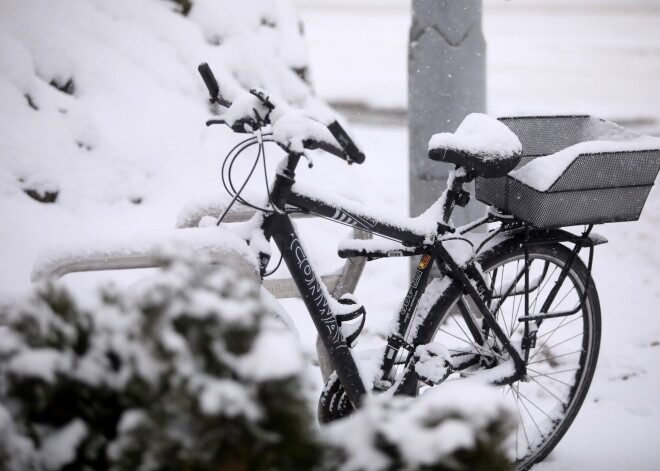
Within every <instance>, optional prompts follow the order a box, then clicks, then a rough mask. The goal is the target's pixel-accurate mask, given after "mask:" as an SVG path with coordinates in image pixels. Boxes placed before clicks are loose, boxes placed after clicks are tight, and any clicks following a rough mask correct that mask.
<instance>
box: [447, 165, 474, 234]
mask: <svg viewBox="0 0 660 471" xmlns="http://www.w3.org/2000/svg"><path fill="white" fill-rule="evenodd" d="M474 178H475V175H474V173H473V172H469V171H467V170H465V169H464V168H463V167H459V166H456V169H455V170H454V171H452V172H449V176H448V177H447V189H446V190H445V191H444V193H443V194H442V196H441V199H442V201H443V203H442V222H443V223H444V224H445V225H447V226H450V225H451V224H450V223H449V220H450V219H451V215H452V213H453V212H454V207H455V206H456V205H458V206H461V207H464V206H465V205H466V204H467V203H468V202H469V201H470V193H469V192H467V191H465V190H464V189H463V186H464V185H465V184H466V183H470V182H471V181H472V180H474Z"/></svg>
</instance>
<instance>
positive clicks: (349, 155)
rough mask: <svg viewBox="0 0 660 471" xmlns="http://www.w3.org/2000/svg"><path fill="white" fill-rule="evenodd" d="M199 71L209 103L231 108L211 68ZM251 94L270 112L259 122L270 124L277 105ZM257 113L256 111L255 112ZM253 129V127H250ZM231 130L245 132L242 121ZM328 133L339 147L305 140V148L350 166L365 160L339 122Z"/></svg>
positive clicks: (258, 93)
mask: <svg viewBox="0 0 660 471" xmlns="http://www.w3.org/2000/svg"><path fill="white" fill-rule="evenodd" d="M197 70H198V71H199V74H200V75H201V76H202V80H204V84H205V85H206V88H207V89H208V91H209V101H210V102H211V103H218V104H220V105H222V106H224V107H226V108H229V107H230V106H232V102H230V101H228V100H226V99H225V98H223V97H222V95H221V94H220V87H219V86H218V81H217V80H216V79H215V76H214V75H213V71H212V70H211V67H209V65H208V64H207V63H206V62H203V63H201V64H200V65H199V67H197ZM250 94H252V95H254V96H255V97H256V98H257V99H259V101H260V102H261V103H262V104H263V105H264V107H265V108H266V110H267V111H268V113H267V115H266V116H265V119H263V120H259V121H260V122H261V124H262V125H263V124H270V122H269V120H268V115H269V114H270V111H272V110H273V109H275V105H274V104H273V103H272V102H271V101H270V99H269V97H268V96H266V95H265V94H264V93H263V92H262V91H259V90H250ZM255 112H256V110H255ZM246 122H249V124H251V125H253V124H255V123H253V120H252V119H248V121H246ZM220 123H223V124H227V123H225V122H224V121H223V120H209V121H207V123H206V125H207V126H209V125H211V124H220ZM250 127H252V126H250ZM231 128H232V129H233V130H234V131H235V132H245V131H244V130H243V129H244V126H243V124H242V121H238V122H237V123H234V125H232V126H231ZM327 128H328V131H330V133H331V134H332V136H333V137H334V138H335V140H336V141H337V143H339V147H337V146H335V145H334V144H333V143H330V142H326V141H321V140H318V139H305V140H303V147H304V148H306V149H322V150H324V151H326V152H328V153H330V154H332V155H335V156H337V157H339V158H341V159H343V160H345V161H346V162H348V163H349V164H351V163H357V164H361V163H363V162H364V160H365V155H364V153H363V152H362V151H361V150H360V149H359V147H358V146H357V145H356V144H355V142H353V140H352V139H351V138H350V136H349V135H348V133H347V132H346V130H345V129H344V128H343V127H342V126H341V124H339V122H338V121H333V122H332V123H330V124H329V125H327Z"/></svg>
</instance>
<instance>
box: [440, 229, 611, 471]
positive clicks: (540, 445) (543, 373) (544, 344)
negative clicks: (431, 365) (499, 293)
mask: <svg viewBox="0 0 660 471" xmlns="http://www.w3.org/2000/svg"><path fill="white" fill-rule="evenodd" d="M570 254H571V251H570V250H569V249H568V248H566V247H564V246H563V245H560V244H553V245H533V246H530V247H529V255H530V259H531V266H530V272H531V274H532V275H534V274H536V272H537V271H538V270H537V269H539V268H540V269H541V270H543V269H542V266H545V264H546V262H547V263H548V264H549V265H553V266H554V267H553V268H552V270H553V271H552V272H550V269H548V270H546V278H547V280H541V282H540V283H539V285H538V286H537V288H536V290H535V292H532V293H530V298H531V299H532V301H533V302H532V303H531V306H532V307H535V308H536V309H535V311H534V312H538V310H539V309H540V308H539V307H538V305H539V304H541V303H539V302H538V301H539V299H540V298H541V296H543V294H545V293H546V292H547V290H549V289H550V286H551V280H552V279H553V278H555V275H556V274H557V271H558V270H559V269H560V268H563V267H564V266H565V265H566V264H567V262H568V260H569V257H570ZM479 262H480V263H481V266H482V269H483V272H484V273H485V274H486V279H487V281H488V282H489V283H492V284H491V286H495V288H496V289H497V283H498V282H497V277H498V276H500V275H501V276H500V279H503V278H504V277H505V276H506V274H504V272H505V270H509V271H511V270H510V269H515V270H516V273H517V270H519V269H520V267H521V264H522V266H524V249H523V248H522V247H521V245H520V244H519V243H517V242H516V241H509V242H508V243H507V242H504V243H502V244H501V245H499V246H496V247H494V248H492V249H490V250H488V251H487V252H485V253H483V254H481V256H480V257H479ZM514 264H515V268H514ZM530 278H532V277H531V276H530ZM493 280H495V281H493ZM569 280H570V281H569ZM567 283H569V284H570V285H571V286H572V288H570V289H566V287H567V286H568V285H567ZM503 286H505V285H503ZM509 286H510V285H509ZM565 289H566V292H565V293H562V290H565ZM562 290H560V294H559V295H558V296H557V297H556V298H555V300H557V299H559V301H556V305H555V306H554V308H551V309H550V310H549V312H554V311H556V310H562V309H561V308H562V307H565V306H563V304H564V301H565V300H566V299H567V298H568V297H569V296H570V297H572V298H574V299H575V300H576V301H577V304H579V301H580V300H581V297H582V296H583V295H584V294H585V292H586V298H585V301H584V304H583V305H582V307H581V309H580V310H579V311H578V312H577V313H576V314H574V315H571V316H566V317H558V318H552V319H545V320H543V322H542V324H541V325H540V327H539V330H538V336H537V344H536V347H535V348H534V349H532V350H531V352H530V355H529V360H528V362H527V365H528V378H529V379H528V380H527V381H526V382H523V381H518V382H516V383H513V384H512V385H507V386H502V388H503V390H504V394H505V397H508V398H510V399H511V400H512V401H511V402H513V403H514V407H515V409H516V410H517V414H518V416H519V419H520V420H519V424H518V426H517V428H516V431H515V438H514V439H515V444H513V443H510V444H509V445H510V446H511V447H512V448H513V449H514V452H515V458H514V460H515V463H516V467H517V469H518V470H519V471H526V470H528V469H529V468H530V467H531V466H532V465H534V464H535V463H538V462H539V461H542V460H543V459H544V458H545V457H547V455H548V454H549V453H550V452H551V451H552V450H553V449H554V447H555V446H556V445H557V444H558V443H559V441H560V440H561V438H562V437H563V436H564V434H565V433H566V432H567V431H568V429H569V427H570V426H571V424H572V423H573V420H574V419H575V417H576V415H577V413H578V411H579V409H580V407H581V406H582V403H583V402H584V399H585V397H586V395H587V392H588V389H589V386H590V384H591V380H592V378H593V374H594V371H595V368H596V363H597V360H598V350H599V347H600V329H601V320H600V303H599V300H598V293H597V291H596V287H595V284H594V282H593V279H592V278H591V277H590V275H589V273H588V270H587V268H586V267H585V265H584V263H583V262H582V260H580V259H579V257H575V258H574V261H573V263H572V265H571V267H570V269H569V272H568V277H567V279H566V281H565V282H564V285H563V286H562ZM516 291H518V285H516V288H515V289H514V292H516ZM523 291H524V289H523ZM459 298H460V294H458V295H456V296H455V298H454V299H453V301H452V302H450V303H445V304H444V305H443V307H442V308H441V309H442V310H443V311H444V312H439V313H437V314H436V315H440V316H441V317H440V319H442V321H441V323H440V326H439V327H438V330H437V332H436V335H435V336H434V337H435V341H439V342H440V343H443V344H444V345H445V346H447V347H449V348H450V350H451V349H452V346H455V345H456V343H457V342H459V340H458V339H457V338H456V337H460V336H461V335H464V336H465V337H466V338H467V337H469V334H468V332H469V331H468V330H467V328H465V327H466V326H465V327H462V326H461V323H464V320H463V319H462V317H461V316H459V315H456V314H455V313H452V308H453V307H454V306H455V305H456V303H457V301H458V299H459ZM516 298H524V292H523V293H522V294H519V295H514V296H511V297H510V298H509V299H507V301H505V304H503V305H502V308H500V309H498V312H497V313H496V316H497V320H498V323H499V324H500V325H501V326H502V327H503V328H504V329H505V331H506V332H508V333H509V334H510V335H511V336H512V337H513V338H514V339H515V337H516V333H518V332H519V330H520V329H521V328H522V325H523V323H520V322H518V321H517V318H518V317H519V316H521V315H522V312H521V309H522V311H524V307H522V308H521V306H524V304H523V302H524V299H516ZM507 304H508V305H507ZM554 304H555V303H553V305H554ZM577 304H576V305H577ZM509 307H511V314H509V312H508V309H509ZM580 319H581V322H579V320H580ZM452 324H455V328H454V327H452ZM464 325H465V324H464ZM553 326H554V328H553ZM560 329H568V330H567V331H566V330H562V332H561V334H560V335H561V336H560V337H559V338H555V339H554V340H552V338H553V337H554V336H555V335H557V333H558V332H559V330H560ZM463 341H466V340H465V339H463ZM551 341H552V345H550V346H548V343H550V342H551ZM467 342H470V339H467ZM495 343H496V342H495ZM458 348H459V350H460V349H461V347H458ZM531 365H534V367H533V368H532V367H531ZM566 366H570V368H566ZM449 380H451V377H450V378H449ZM560 386H561V387H560ZM533 389H535V391H533V394H534V396H533V398H534V399H536V398H539V401H540V400H543V402H544V404H541V405H539V404H538V403H534V402H533V401H532V399H530V397H532V390H533ZM553 402H558V404H552V403H553ZM546 403H547V404H550V405H552V406H553V407H552V409H551V410H546V409H547V407H546ZM557 406H558V407H557ZM542 419H543V420H542ZM548 419H549V420H548ZM525 423H527V427H526V426H525ZM539 423H541V424H544V425H543V427H544V428H543V430H542V427H541V426H540V425H539ZM528 427H529V428H531V429H532V430H531V431H532V432H534V435H537V434H538V435H537V438H536V439H535V440H534V441H533V443H530V437H529V435H530V434H531V433H530V432H529V431H528V430H527V428H528ZM534 428H536V429H537V430H534ZM539 435H540V436H539ZM514 439H511V440H514ZM525 441H526V443H527V445H526V448H525V443H524V442H525ZM521 449H522V450H524V451H521ZM512 458H513V457H512Z"/></svg>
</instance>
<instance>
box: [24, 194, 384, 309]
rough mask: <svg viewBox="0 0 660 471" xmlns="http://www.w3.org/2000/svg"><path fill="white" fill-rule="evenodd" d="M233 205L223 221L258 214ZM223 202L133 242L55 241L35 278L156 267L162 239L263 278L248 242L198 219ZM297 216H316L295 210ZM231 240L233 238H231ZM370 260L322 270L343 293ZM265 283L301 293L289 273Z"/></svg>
mask: <svg viewBox="0 0 660 471" xmlns="http://www.w3.org/2000/svg"><path fill="white" fill-rule="evenodd" d="M236 206H237V207H236V209H233V210H232V211H230V212H229V213H228V214H227V216H226V217H225V219H224V221H223V222H226V223H237V222H244V221H248V220H249V219H250V218H252V217H253V216H254V214H255V213H254V211H253V210H250V209H249V208H247V207H245V206H241V205H236ZM223 210H224V208H223V207H222V206H220V205H213V204H211V205H205V206H193V207H190V208H184V210H183V211H182V212H181V213H180V215H179V218H178V220H177V224H176V229H173V230H172V231H169V232H165V233H163V232H160V233H158V234H154V235H151V236H147V235H145V236H144V237H141V238H139V240H136V239H135V238H133V239H131V241H130V243H126V242H125V241H120V240H116V241H112V240H110V241H104V242H98V241H97V242H95V243H94V244H90V245H88V246H84V247H83V246H73V247H53V248H52V249H50V250H46V251H44V252H42V253H40V254H39V255H38V257H37V260H36V261H35V263H34V265H33V270H32V281H35V282H36V281H42V280H45V279H51V278H61V277H62V276H64V275H66V274H68V273H79V272H89V271H106V270H127V269H135V268H154V267H157V266H158V265H159V254H160V250H161V247H162V246H163V245H168V244H169V245H171V244H181V245H184V246H186V247H188V248H190V249H191V250H192V251H193V252H195V253H198V254H201V255H203V256H205V257H207V259H208V260H209V262H211V263H229V264H231V265H232V266H233V267H235V268H236V269H238V270H239V271H240V272H241V273H242V274H244V275H246V276H248V277H251V278H254V279H255V281H258V276H257V270H256V267H255V266H253V265H251V264H250V263H249V262H248V261H247V260H248V259H249V257H250V253H249V251H248V249H247V246H245V243H244V242H243V243H242V244H241V242H240V240H239V239H238V238H237V236H236V239H237V240H236V241H235V242H236V243H230V244H229V247H228V244H227V242H228V241H227V240H226V239H227V237H228V236H230V235H231V232H228V231H227V234H223V237H222V241H221V242H222V243H219V239H220V238H219V237H218V233H217V231H218V228H215V227H206V228H203V227H202V228H200V227H198V226H199V223H200V221H201V220H202V219H203V218H204V217H213V218H217V217H219V216H220V214H221V213H222V212H223ZM292 217H294V218H301V217H311V216H308V215H303V214H294V215H292ZM354 237H355V238H356V239H369V238H371V234H370V233H368V232H365V231H362V230H360V229H354ZM230 242H231V241H230ZM365 263H366V258H364V257H354V258H349V259H347V260H346V262H345V264H344V266H343V267H342V270H341V272H340V273H339V274H333V275H326V276H322V277H321V278H322V279H323V282H324V283H325V285H326V286H327V288H328V291H329V292H330V293H332V294H333V296H336V297H338V296H341V295H342V294H345V293H351V292H353V291H354V290H355V287H356V286H357V283H358V281H359V279H360V276H361V275H362V270H363V269H364V265H365ZM262 285H263V287H264V288H266V289H267V290H268V291H270V292H271V293H272V294H273V295H274V296H275V297H277V298H292V297H298V296H299V293H298V290H297V288H296V286H295V284H294V282H293V280H292V279H290V278H282V279H266V280H263V282H262Z"/></svg>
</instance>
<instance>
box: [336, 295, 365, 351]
mask: <svg viewBox="0 0 660 471" xmlns="http://www.w3.org/2000/svg"><path fill="white" fill-rule="evenodd" d="M337 302H339V304H343V305H344V306H347V307H348V306H350V307H354V309H348V310H346V311H345V312H339V313H335V319H337V324H339V327H340V328H341V332H342V334H343V335H344V338H345V339H346V343H347V344H348V347H349V348H353V347H354V346H355V344H356V342H357V338H358V336H359V335H360V333H361V332H362V329H363V328H364V323H365V321H366V320H367V311H366V309H364V306H363V305H362V304H360V303H359V302H358V301H357V299H356V298H355V297H354V296H353V295H352V294H350V293H346V294H344V295H343V296H342V297H341V298H339V299H338V300H337ZM360 316H361V317H362V319H360V321H358V322H354V323H351V324H348V322H350V321H354V320H356V319H357V318H358V317H360Z"/></svg>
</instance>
